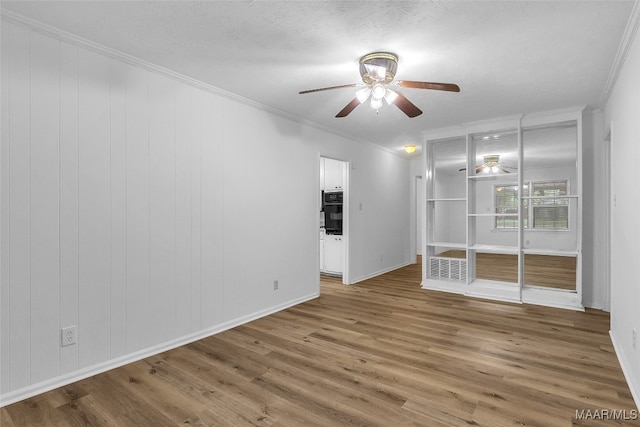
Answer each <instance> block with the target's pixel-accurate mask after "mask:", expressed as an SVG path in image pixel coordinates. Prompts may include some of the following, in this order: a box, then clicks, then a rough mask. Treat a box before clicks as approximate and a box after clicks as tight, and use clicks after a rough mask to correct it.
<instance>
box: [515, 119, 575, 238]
mask: <svg viewBox="0 0 640 427" xmlns="http://www.w3.org/2000/svg"><path fill="white" fill-rule="evenodd" d="M522 149H523V176H522V182H523V190H524V191H523V194H522V198H523V200H522V217H523V223H524V242H523V247H524V248H525V249H545V250H551V251H553V250H556V251H558V250H575V248H576V245H577V228H576V220H577V217H576V216H577V212H578V209H577V207H578V205H577V198H576V197H575V194H576V190H577V179H576V177H577V167H576V163H577V157H578V156H577V127H576V122H575V121H572V122H566V123H561V124H556V125H553V126H547V127H537V128H530V129H524V130H523V132H522Z"/></svg>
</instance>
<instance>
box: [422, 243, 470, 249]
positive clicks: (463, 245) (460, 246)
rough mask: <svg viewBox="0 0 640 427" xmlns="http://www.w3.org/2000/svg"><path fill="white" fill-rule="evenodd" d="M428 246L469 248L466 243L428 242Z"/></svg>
mask: <svg viewBox="0 0 640 427" xmlns="http://www.w3.org/2000/svg"><path fill="white" fill-rule="evenodd" d="M427 246H439V247H443V248H452V249H467V244H466V243H451V242H428V243H427Z"/></svg>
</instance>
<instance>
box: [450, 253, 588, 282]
mask: <svg viewBox="0 0 640 427" xmlns="http://www.w3.org/2000/svg"><path fill="white" fill-rule="evenodd" d="M438 256H442V257H449V258H466V256H467V255H466V252H465V251H461V250H457V249H451V250H448V251H445V252H442V253H440V254H438ZM476 278H478V279H485V280H497V281H500V282H508V283H514V284H515V285H517V284H518V256H517V255H509V254H494V253H482V252H479V253H477V254H476ZM524 283H525V284H526V285H531V286H542V287H545V288H556V289H564V290H573V291H575V290H576V258H575V257H570V256H556V255H536V254H525V255H524Z"/></svg>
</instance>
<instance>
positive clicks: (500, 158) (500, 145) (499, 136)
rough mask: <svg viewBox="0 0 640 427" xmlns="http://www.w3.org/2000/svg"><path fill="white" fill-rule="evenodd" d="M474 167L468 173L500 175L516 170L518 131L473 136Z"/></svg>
mask: <svg viewBox="0 0 640 427" xmlns="http://www.w3.org/2000/svg"><path fill="white" fill-rule="evenodd" d="M472 141H473V144H472V146H473V148H474V155H472V156H471V157H472V158H475V169H474V170H472V171H469V172H470V173H469V175H470V176H471V175H480V176H483V175H501V174H507V173H514V172H515V173H517V172H518V131H517V130H510V131H506V132H492V133H485V134H476V135H474V136H473V139H472Z"/></svg>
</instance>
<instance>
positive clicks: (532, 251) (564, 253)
mask: <svg viewBox="0 0 640 427" xmlns="http://www.w3.org/2000/svg"><path fill="white" fill-rule="evenodd" d="M522 253H523V254H531V255H553V256H568V257H576V256H578V251H577V250H576V249H573V250H566V249H534V248H523V249H522Z"/></svg>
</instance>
